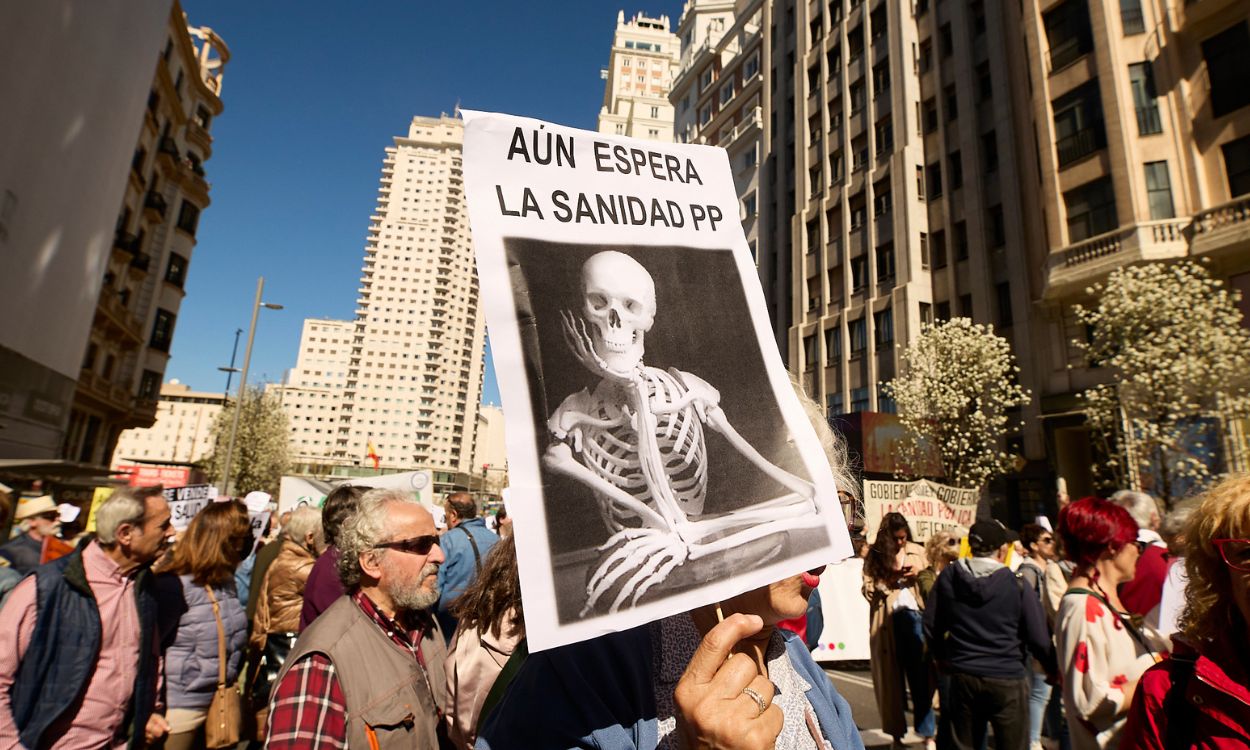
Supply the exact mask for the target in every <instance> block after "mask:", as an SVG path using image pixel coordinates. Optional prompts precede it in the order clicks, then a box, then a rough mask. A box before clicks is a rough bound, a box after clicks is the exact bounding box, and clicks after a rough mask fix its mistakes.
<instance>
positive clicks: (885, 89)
mask: <svg viewBox="0 0 1250 750" xmlns="http://www.w3.org/2000/svg"><path fill="white" fill-rule="evenodd" d="M888 93H890V61H889V60H886V61H885V62H883V63H881V64H880V65H877V66H876V67H874V68H873V69H872V97H873V98H874V99H876V98H877V97H879V96H881V95H882V94H888Z"/></svg>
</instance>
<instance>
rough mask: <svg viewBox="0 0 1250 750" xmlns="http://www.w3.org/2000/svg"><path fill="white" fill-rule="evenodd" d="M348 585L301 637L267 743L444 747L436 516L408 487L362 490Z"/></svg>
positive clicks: (347, 538)
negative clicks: (435, 614)
mask: <svg viewBox="0 0 1250 750" xmlns="http://www.w3.org/2000/svg"><path fill="white" fill-rule="evenodd" d="M338 542H339V549H340V557H339V577H340V578H341V579H342V581H343V588H344V589H345V590H346V591H347V593H346V594H344V595H343V596H342V597H341V598H339V600H338V601H336V602H335V603H334V604H332V605H330V608H329V609H327V610H326V611H325V612H322V613H321V615H320V616H319V617H317V619H316V621H314V622H313V623H312V624H311V625H310V626H309V627H308V628H307V629H306V630H305V631H304V632H303V633H302V634H301V635H300V637H299V640H298V641H296V643H295V647H294V648H293V649H292V651H291V654H290V656H289V657H287V660H286V664H285V665H284V666H283V670H282V672H281V673H280V674H279V675H278V680H277V686H276V687H275V689H274V692H273V696H272V698H271V699H270V704H269V706H270V712H269V721H268V731H267V735H268V739H267V747H268V748H271V750H287V749H294V748H301V749H304V750H330V749H331V748H333V749H334V750H337V749H339V748H347V747H352V748H357V747H361V748H378V749H379V750H386V748H413V747H428V748H435V747H439V734H440V733H441V732H442V728H441V722H440V721H439V715H440V714H441V712H442V709H443V707H444V705H445V704H446V695H445V693H446V690H445V687H444V686H445V679H444V674H443V662H444V660H445V659H446V657H447V648H446V645H445V641H444V639H443V634H442V632H441V631H440V630H439V627H438V623H437V621H436V620H435V619H434V617H433V615H432V614H431V612H430V610H431V608H432V607H433V606H434V605H435V603H437V602H438V593H439V592H438V566H439V565H440V564H441V563H442V562H443V551H442V550H441V549H440V548H439V546H438V535H437V533H436V532H435V528H434V518H433V516H431V515H430V513H429V511H427V510H426V509H425V508H424V507H422V506H421V504H420V503H417V502H415V501H413V500H412V496H411V495H410V494H409V493H407V492H403V491H401V490H388V489H378V490H370V491H368V492H366V493H365V494H364V495H362V496H361V498H360V504H359V506H358V507H357V509H356V511H355V512H354V513H352V514H351V515H349V516H348V517H347V519H346V521H345V522H344V523H343V527H342V528H341V529H340V531H339V538H338Z"/></svg>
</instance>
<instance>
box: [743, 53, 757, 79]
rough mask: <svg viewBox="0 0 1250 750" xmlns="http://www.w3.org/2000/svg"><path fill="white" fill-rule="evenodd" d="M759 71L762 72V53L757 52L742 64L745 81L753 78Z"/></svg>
mask: <svg viewBox="0 0 1250 750" xmlns="http://www.w3.org/2000/svg"><path fill="white" fill-rule="evenodd" d="M759 72H760V53H759V52H756V53H755V54H753V55H751V56H750V57H748V58H747V61H746V62H745V63H743V64H742V80H743V82H746V81H749V80H751V79H752V78H754V77H755V76H756V74H757V73H759Z"/></svg>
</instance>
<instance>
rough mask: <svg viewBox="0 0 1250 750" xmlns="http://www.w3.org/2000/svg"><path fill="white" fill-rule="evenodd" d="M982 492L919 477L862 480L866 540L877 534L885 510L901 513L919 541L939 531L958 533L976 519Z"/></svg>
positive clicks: (961, 532) (962, 533) (960, 533)
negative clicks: (915, 479)
mask: <svg viewBox="0 0 1250 750" xmlns="http://www.w3.org/2000/svg"><path fill="white" fill-rule="evenodd" d="M980 498H981V493H980V492H979V491H977V490H963V489H960V488H958V487H948V486H946V485H944V484H938V483H937V482H930V481H928V480H925V479H921V480H920V481H918V482H879V481H875V480H866V481H865V482H864V514H865V516H866V517H867V518H866V520H867V527H866V531H865V533H866V534H867V538H868V540H869V541H872V540H873V539H876V538H877V527H878V526H879V525H880V524H881V517H882V516H884V515H885V514H886V513H890V512H897V513H902V514H903V515H904V516H905V517H906V518H907V522H908V523H909V524H910V525H911V532H912V535H913V536H914V537H915V540H916V541H917V542H919V543H921V544H924V543H925V542H926V541H928V539H929V537H931V536H933V534H935V533H936V532H939V531H954V532H955V533H956V534H958V535H959V536H961V537H962V536H963V535H964V534H966V533H967V531H968V527H969V526H971V525H972V524H973V522H974V521H976V520H977V502H978V501H979V500H980Z"/></svg>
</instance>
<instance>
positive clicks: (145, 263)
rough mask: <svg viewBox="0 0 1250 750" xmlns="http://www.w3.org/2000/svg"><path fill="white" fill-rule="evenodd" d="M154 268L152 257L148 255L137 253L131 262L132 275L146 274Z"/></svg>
mask: <svg viewBox="0 0 1250 750" xmlns="http://www.w3.org/2000/svg"><path fill="white" fill-rule="evenodd" d="M151 267H152V256H151V255H148V254H147V253H135V257H134V258H131V260H130V270H131V272H132V273H136V274H145V273H147V272H148V269H150V268H151Z"/></svg>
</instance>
